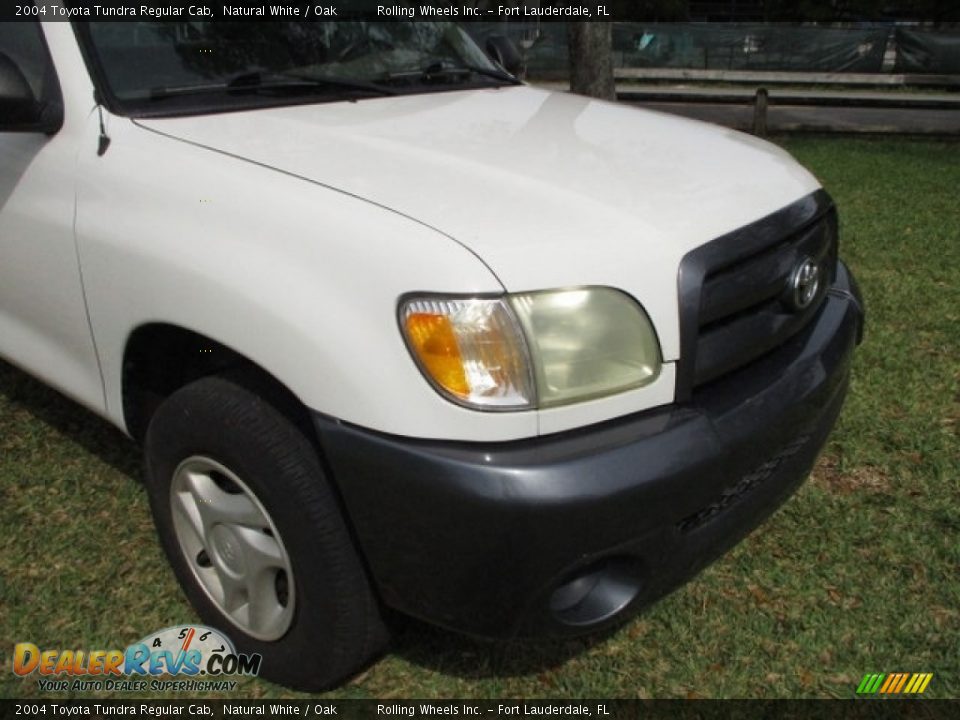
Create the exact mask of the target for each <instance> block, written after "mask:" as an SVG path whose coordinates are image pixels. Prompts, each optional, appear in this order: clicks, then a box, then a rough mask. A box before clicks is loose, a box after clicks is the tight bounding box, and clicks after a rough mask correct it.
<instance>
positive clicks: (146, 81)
mask: <svg viewBox="0 0 960 720" xmlns="http://www.w3.org/2000/svg"><path fill="white" fill-rule="evenodd" d="M358 4H362V3H358ZM77 30H78V35H79V37H80V39H81V41H82V42H83V43H84V45H85V47H86V50H87V53H88V55H89V56H90V59H91V60H92V62H93V65H94V67H95V68H96V69H97V70H98V74H99V77H100V80H101V82H102V84H103V85H105V86H106V87H105V90H106V91H107V93H108V97H109V98H111V99H112V100H113V103H114V105H116V106H117V109H119V110H120V111H123V112H129V113H132V114H137V113H165V112H204V111H208V110H217V109H221V110H222V109H232V108H233V107H246V106H250V105H262V104H283V103H294V102H315V101H316V102H320V101H331V100H345V99H349V100H357V99H364V98H372V97H380V96H385V95H396V94H401V93H403V94H410V93H417V92H436V91H438V90H452V89H460V88H463V87H473V86H497V85H503V84H508V83H515V82H517V81H516V80H514V79H513V78H512V77H511V76H509V75H507V74H506V73H505V72H504V71H503V70H502V69H500V68H499V67H498V66H497V65H495V64H494V63H493V62H492V61H491V60H490V59H489V58H487V56H486V55H485V54H484V52H483V51H482V50H480V48H478V47H477V46H476V44H474V42H473V41H472V40H471V39H470V37H469V36H468V35H467V34H466V32H464V31H463V30H462V29H461V28H459V27H457V26H456V25H455V24H453V23H445V22H436V23H434V22H398V21H391V22H361V21H335V22H276V21H271V22H262V23H258V22H250V21H244V22H226V21H217V22H84V23H78V24H77Z"/></svg>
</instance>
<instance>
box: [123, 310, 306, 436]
mask: <svg viewBox="0 0 960 720" xmlns="http://www.w3.org/2000/svg"><path fill="white" fill-rule="evenodd" d="M224 374H229V375H230V376H231V378H232V379H234V380H235V381H237V382H239V383H240V384H242V385H244V386H246V387H247V388H248V389H250V390H253V391H254V392H256V393H257V394H258V395H260V396H262V397H264V398H265V399H266V400H268V401H269V402H270V403H271V404H273V405H274V406H276V407H277V408H278V409H280V410H281V411H283V412H286V413H287V414H288V415H290V416H291V419H292V420H294V421H295V422H297V424H302V423H304V422H307V423H308V422H309V418H308V417H307V413H306V409H305V408H304V407H303V405H302V404H301V403H300V401H299V400H298V399H297V398H296V396H294V394H293V393H292V392H290V390H289V389H287V388H286V387H285V386H284V385H283V384H282V383H281V382H280V381H279V380H277V379H276V378H275V377H274V376H273V375H271V374H270V373H268V372H267V371H266V370H264V369H263V368H261V367H259V366H258V365H256V364H255V363H253V362H252V361H251V360H249V359H248V358H246V357H245V356H243V355H241V354H240V353H238V352H236V351H234V350H231V349H230V348H228V347H226V346H225V345H223V344H221V343H219V342H217V341H215V340H211V339H210V338H208V337H206V336H204V335H201V334H199V333H195V332H193V331H191V330H187V329H185V328H182V327H178V326H176V325H167V324H162V323H152V324H149V325H143V326H141V327H139V328H137V329H136V330H135V331H134V332H133V333H132V334H131V335H130V338H129V339H128V341H127V347H126V350H125V352H124V356H123V415H124V420H125V422H126V425H127V431H128V432H129V433H130V435H131V436H132V437H133V438H134V439H135V440H137V441H138V442H142V441H143V438H144V436H145V435H146V432H147V427H148V426H149V424H150V419H151V418H152V417H153V413H154V412H155V411H156V409H157V408H158V407H159V406H160V404H161V403H162V402H163V401H164V400H165V399H166V398H168V397H169V396H170V395H172V394H173V393H175V392H176V391H177V390H179V389H180V388H182V387H184V386H185V385H188V384H190V383H191V382H193V381H195V380H199V379H200V378H203V377H207V376H210V375H224Z"/></svg>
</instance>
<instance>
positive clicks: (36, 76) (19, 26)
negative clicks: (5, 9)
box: [0, 22, 55, 98]
mask: <svg viewBox="0 0 960 720" xmlns="http://www.w3.org/2000/svg"><path fill="white" fill-rule="evenodd" d="M0 52H2V53H4V54H5V55H7V56H8V57H9V58H10V59H11V60H13V62H15V63H16V64H17V67H18V68H20V72H22V73H23V74H24V76H25V77H26V80H27V82H28V83H29V84H30V88H31V89H32V90H33V95H34V97H37V98H46V97H49V93H51V92H53V91H54V88H55V80H54V78H55V75H54V72H53V63H52V62H51V60H50V54H49V53H48V52H47V45H46V42H44V39H43V31H42V30H41V29H40V23H38V22H0Z"/></svg>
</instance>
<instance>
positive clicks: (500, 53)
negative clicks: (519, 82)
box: [486, 35, 523, 75]
mask: <svg viewBox="0 0 960 720" xmlns="http://www.w3.org/2000/svg"><path fill="white" fill-rule="evenodd" d="M486 48H487V55H489V56H490V59H492V60H493V61H494V62H495V63H497V64H498V65H500V67H502V68H503V69H504V70H506V71H507V72H508V73H510V74H511V75H520V74H522V73H523V56H522V55H520V51H519V50H518V49H517V46H516V45H514V44H513V41H512V40H511V39H510V38H508V37H507V36H506V35H491V36H490V37H488V38H487V43H486Z"/></svg>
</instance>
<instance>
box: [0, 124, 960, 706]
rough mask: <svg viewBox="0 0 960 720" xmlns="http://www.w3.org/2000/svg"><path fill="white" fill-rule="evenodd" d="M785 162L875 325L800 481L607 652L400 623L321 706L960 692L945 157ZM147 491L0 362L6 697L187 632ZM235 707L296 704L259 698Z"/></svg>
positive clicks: (959, 378) (953, 150)
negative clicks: (807, 177)
mask: <svg viewBox="0 0 960 720" xmlns="http://www.w3.org/2000/svg"><path fill="white" fill-rule="evenodd" d="M785 145H786V146H787V147H788V149H789V150H790V151H792V152H793V153H795V154H796V156H797V157H798V158H799V159H800V160H801V161H802V162H803V163H804V164H806V165H807V166H808V167H810V168H811V169H812V170H813V171H814V172H815V173H816V174H817V176H818V177H819V178H820V179H821V181H822V182H823V184H824V185H825V186H826V187H827V189H828V190H829V191H830V192H831V193H832V194H833V196H834V198H835V199H836V201H837V204H838V206H839V209H840V213H841V218H842V254H843V256H844V257H845V258H846V260H847V261H848V262H849V263H850V265H851V266H852V267H853V268H854V270H855V272H856V274H857V277H858V278H859V280H860V282H861V285H862V288H863V291H864V294H865V296H866V300H867V306H868V313H869V315H868V319H869V325H868V332H867V338H866V342H865V344H864V345H863V346H862V347H861V348H860V351H859V352H858V354H857V357H856V362H855V366H854V376H853V384H852V389H851V394H850V397H849V400H848V402H847V405H846V408H845V410H844V413H843V416H842V418H841V420H840V423H839V426H838V428H837V429H836V431H835V432H834V434H833V436H832V438H831V440H830V443H829V445H828V447H827V449H826V451H825V453H824V455H823V457H822V458H821V460H820V462H819V464H818V466H817V468H816V470H815V471H814V474H813V477H812V479H811V480H810V481H809V482H807V483H806V484H805V486H804V487H803V488H802V489H801V490H800V492H799V493H798V494H797V496H796V497H794V498H793V499H792V500H791V501H790V502H789V503H788V504H787V505H786V506H785V507H784V508H783V510H781V511H780V512H779V513H777V514H776V515H775V516H774V518H773V519H772V520H770V521H769V522H767V523H766V524H765V525H764V526H763V527H762V528H761V529H760V530H759V531H757V532H756V533H754V534H753V535H752V536H751V537H749V538H748V539H747V540H746V541H745V542H744V543H742V544H741V545H740V546H739V547H738V548H736V549H735V550H734V551H733V552H731V553H730V554H728V555H727V556H726V557H724V558H723V559H722V560H721V561H719V562H718V563H717V564H715V565H714V566H712V567H711V568H710V569H708V570H707V571H706V572H704V573H703V574H702V575H701V576H700V577H699V578H697V579H696V580H695V581H693V582H692V583H690V584H688V585H687V586H686V587H684V588H682V589H681V590H679V591H678V592H676V593H675V594H673V595H672V596H670V597H669V598H667V599H665V600H663V601H662V602H660V603H659V604H658V605H656V606H655V607H654V608H652V609H651V610H649V611H648V612H646V613H645V614H643V615H642V616H640V617H639V618H637V619H636V620H634V621H633V622H631V623H629V624H628V625H626V626H625V627H623V628H622V629H620V630H618V631H617V632H615V633H613V634H611V635H609V636H607V637H605V638H593V639H587V640H576V641H563V642H540V643H510V644H503V643H501V644H485V643H480V642H475V641H471V640H467V639H464V638H461V637H459V636H456V635H452V634H449V633H445V632H442V631H439V630H434V629H430V628H427V627H424V626H422V625H419V624H415V623H412V624H410V625H409V626H407V627H406V628H405V629H403V630H401V631H400V632H399V633H398V635H397V638H396V641H395V643H394V645H393V647H392V649H391V651H390V653H389V654H388V655H386V657H385V658H384V659H382V660H381V661H380V662H378V663H376V664H375V665H374V666H373V667H371V668H370V669H369V670H368V671H367V672H366V673H364V674H362V675H361V676H360V677H358V678H357V679H355V680H354V681H353V682H352V683H350V684H348V685H346V686H345V687H344V688H342V689H340V690H338V691H337V692H336V693H333V694H332V695H334V696H348V697H369V696H376V697H381V698H391V697H392V698H399V697H458V696H462V697H542V696H548V697H561V696H569V697H576V698H579V697H675V696H679V697H688V696H694V697H768V698H771V697H773V698H775V697H852V694H853V691H854V689H855V687H856V685H857V683H858V682H859V681H860V678H861V677H862V675H863V674H864V673H866V672H892V671H917V672H919V671H926V672H933V673H935V676H934V678H933V681H932V682H931V684H930V687H929V689H928V690H927V694H928V695H932V696H934V697H955V696H957V695H960V681H958V671H960V483H958V469H960V453H958V440H957V422H958V417H960V404H958V400H960V398H958V382H960V364H958V357H960V146H958V145H956V144H948V143H937V142H911V141H902V140H850V139H799V138H795V139H790V140H788V141H786V142H785ZM138 476H139V454H138V451H137V450H136V448H134V447H133V446H132V445H131V444H129V443H128V442H127V441H125V440H124V439H123V437H122V436H121V435H120V434H119V433H118V432H117V431H115V430H113V429H111V428H109V427H108V426H107V425H105V424H104V423H103V422H101V421H99V420H97V419H96V418H94V417H93V416H91V415H89V414H87V413H85V412H84V411H82V410H79V409H77V408H76V407H75V406H74V405H72V404H71V403H69V402H67V401H66V400H63V399H61V398H60V397H59V396H58V395H57V394H56V393H53V392H52V391H49V390H47V389H45V388H44V387H42V386H41V385H39V384H38V383H36V382H34V381H33V380H30V379H28V378H27V377H26V376H25V375H23V374H22V373H20V372H18V371H16V370H14V369H12V368H10V367H9V366H6V365H3V364H0V530H2V533H0V648H2V652H3V653H4V657H3V659H2V661H0V696H4V697H12V696H18V697H24V696H36V695H37V692H36V685H35V680H34V679H33V678H30V679H28V680H20V679H18V678H15V677H14V676H13V675H12V673H11V670H10V653H11V652H12V647H13V644H14V643H15V642H17V641H31V642H35V643H37V644H38V645H40V646H46V647H60V648H87V649H90V648H116V647H123V646H125V645H126V644H127V643H129V642H132V641H134V640H136V639H138V638H139V637H142V636H143V635H144V634H146V633H147V632H149V631H152V630H155V629H158V628H161V627H165V626H167V625H172V624H176V623H183V622H188V621H193V620H194V619H195V616H194V613H193V611H192V610H191V609H190V607H189V606H188V605H187V604H186V602H185V600H184V598H183V596H182V595H181V593H180V591H179V589H178V587H177V585H176V583H175V581H174V578H173V575H172V573H171V571H170V570H169V569H168V567H167V564H166V562H165V560H164V558H163V556H162V554H161V551H160V549H159V547H158V544H157V542H156V539H155V537H154V531H153V527H152V523H151V519H150V514H149V511H148V508H147V502H146V498H145V495H144V491H143V489H142V487H141V486H140V485H139V483H138V482H137V480H136V478H137V477H138ZM320 651H321V652H322V648H321V649H320ZM237 695H241V696H249V697H267V696H272V697H276V696H295V694H292V693H289V692H288V691H286V690H284V689H283V688H280V687H277V686H275V685H271V684H269V683H266V682H262V681H249V682H245V683H243V684H242V686H241V691H240V692H238V693H237ZM60 697H63V696H60Z"/></svg>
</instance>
